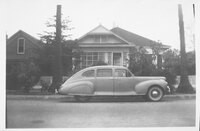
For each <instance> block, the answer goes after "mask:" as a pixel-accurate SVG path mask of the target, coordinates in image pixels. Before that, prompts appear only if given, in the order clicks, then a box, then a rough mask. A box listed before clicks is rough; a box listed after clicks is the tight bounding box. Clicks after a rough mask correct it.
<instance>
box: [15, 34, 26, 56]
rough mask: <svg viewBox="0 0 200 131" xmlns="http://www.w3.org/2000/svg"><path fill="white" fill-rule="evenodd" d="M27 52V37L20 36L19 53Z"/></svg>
mask: <svg viewBox="0 0 200 131" xmlns="http://www.w3.org/2000/svg"><path fill="white" fill-rule="evenodd" d="M24 53H25V39H24V38H20V39H18V43H17V54H24Z"/></svg>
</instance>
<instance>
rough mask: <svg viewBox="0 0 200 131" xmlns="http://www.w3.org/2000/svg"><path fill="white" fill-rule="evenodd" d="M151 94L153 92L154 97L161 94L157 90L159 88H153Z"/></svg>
mask: <svg viewBox="0 0 200 131" xmlns="http://www.w3.org/2000/svg"><path fill="white" fill-rule="evenodd" d="M151 94H152V97H154V98H156V97H159V95H160V93H159V91H157V90H153V91H152V93H151Z"/></svg>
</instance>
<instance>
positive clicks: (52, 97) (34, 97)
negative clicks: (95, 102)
mask: <svg viewBox="0 0 200 131" xmlns="http://www.w3.org/2000/svg"><path fill="white" fill-rule="evenodd" d="M99 98H100V99H101V98H102V97H99ZM103 98H104V97H103ZM115 98H116V96H115ZM6 99H9V100H10V99H11V100H21V99H22V100H25V99H26V100H57V99H67V100H71V99H74V98H73V96H65V95H59V94H51V95H13V94H12V95H8V94H7V95H6ZM163 99H164V100H188V99H196V94H175V95H165V96H164V97H163Z"/></svg>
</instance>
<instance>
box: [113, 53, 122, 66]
mask: <svg viewBox="0 0 200 131" xmlns="http://www.w3.org/2000/svg"><path fill="white" fill-rule="evenodd" d="M113 65H116V66H121V65H122V53H120V52H117V53H113Z"/></svg>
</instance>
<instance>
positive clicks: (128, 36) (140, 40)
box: [111, 27, 170, 48]
mask: <svg viewBox="0 0 200 131" xmlns="http://www.w3.org/2000/svg"><path fill="white" fill-rule="evenodd" d="M111 31H112V32H113V33H115V34H117V35H118V36H120V37H122V38H123V39H125V40H127V41H129V43H131V44H134V45H137V46H155V45H160V43H158V42H156V41H153V40H150V39H148V38H145V37H142V36H140V35H137V34H134V33H132V32H129V31H127V30H124V29H121V28H119V27H115V28H113V29H111ZM169 47H170V46H167V45H162V48H169Z"/></svg>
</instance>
